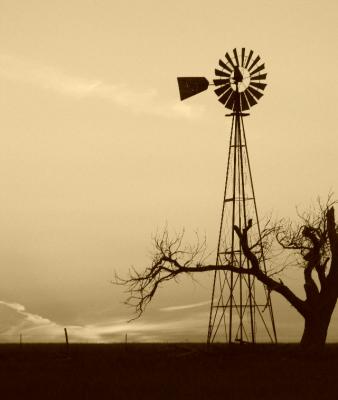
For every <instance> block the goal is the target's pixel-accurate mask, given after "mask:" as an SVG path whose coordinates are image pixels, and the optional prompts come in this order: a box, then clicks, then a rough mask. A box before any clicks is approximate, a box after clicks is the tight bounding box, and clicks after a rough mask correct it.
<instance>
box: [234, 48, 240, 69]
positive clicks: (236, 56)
mask: <svg viewBox="0 0 338 400" xmlns="http://www.w3.org/2000/svg"><path fill="white" fill-rule="evenodd" d="M233 52H234V56H235V60H236V65H237V66H239V60H238V54H237V49H233Z"/></svg>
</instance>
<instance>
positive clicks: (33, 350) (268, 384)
mask: <svg viewBox="0 0 338 400" xmlns="http://www.w3.org/2000/svg"><path fill="white" fill-rule="evenodd" d="M65 350H66V349H65V346H63V345H51V344H50V345H46V344H35V345H33V344H32V345H29V344H24V345H23V346H22V347H20V346H19V345H0V385H1V389H0V395H1V399H4V400H7V399H10V400H11V399H45V400H49V399H68V398H69V399H100V400H101V399H209V400H210V399H218V398H220V399H231V400H232V399H274V400H276V399H336V398H338V346H337V345H329V346H327V348H326V350H325V352H324V354H322V355H320V356H317V357H310V356H305V355H302V354H301V353H300V351H299V349H298V347H297V346H295V345H277V346H271V345H256V346H250V345H242V346H240V345H233V346H227V345H212V346H211V347H210V348H207V347H206V346H205V345H202V344H127V345H122V344H110V345H91V344H85V345H83V344H82V345H80V344H78V345H76V344H73V345H71V346H70V349H69V350H70V351H69V354H67V353H66V351H65Z"/></svg>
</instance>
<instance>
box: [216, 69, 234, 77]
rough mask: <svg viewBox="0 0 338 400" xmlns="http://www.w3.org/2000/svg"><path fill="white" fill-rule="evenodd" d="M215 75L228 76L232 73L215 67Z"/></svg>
mask: <svg viewBox="0 0 338 400" xmlns="http://www.w3.org/2000/svg"><path fill="white" fill-rule="evenodd" d="M215 75H216V76H227V77H229V76H230V74H228V73H227V72H224V71H221V70H220V69H217V68H216V69H215Z"/></svg>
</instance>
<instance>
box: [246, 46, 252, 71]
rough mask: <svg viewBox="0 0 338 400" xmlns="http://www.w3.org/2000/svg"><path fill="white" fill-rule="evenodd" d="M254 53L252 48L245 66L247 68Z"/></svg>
mask: <svg viewBox="0 0 338 400" xmlns="http://www.w3.org/2000/svg"><path fill="white" fill-rule="evenodd" d="M252 55H253V51H252V50H250V53H249V57H248V59H247V60H246V63H245V68H247V67H248V65H249V63H250V60H251V57H252Z"/></svg>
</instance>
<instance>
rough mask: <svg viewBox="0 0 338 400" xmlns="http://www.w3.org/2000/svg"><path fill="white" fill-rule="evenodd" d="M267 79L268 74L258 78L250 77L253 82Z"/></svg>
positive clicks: (257, 76)
mask: <svg viewBox="0 0 338 400" xmlns="http://www.w3.org/2000/svg"><path fill="white" fill-rule="evenodd" d="M263 79H266V74H262V75H256V76H252V77H250V80H252V81H260V80H263Z"/></svg>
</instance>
